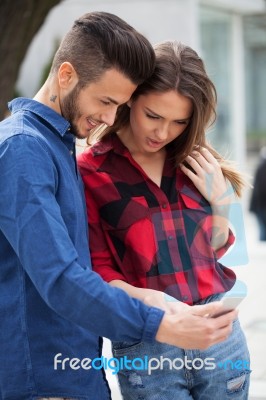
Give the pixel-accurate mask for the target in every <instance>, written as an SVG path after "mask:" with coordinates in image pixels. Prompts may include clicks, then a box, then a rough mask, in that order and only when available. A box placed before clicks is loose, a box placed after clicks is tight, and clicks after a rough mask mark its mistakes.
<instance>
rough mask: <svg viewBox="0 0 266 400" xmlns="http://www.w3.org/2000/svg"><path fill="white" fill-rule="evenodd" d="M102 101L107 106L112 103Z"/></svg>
mask: <svg viewBox="0 0 266 400" xmlns="http://www.w3.org/2000/svg"><path fill="white" fill-rule="evenodd" d="M101 102H102V103H103V104H104V105H105V106H109V104H110V101H105V100H101Z"/></svg>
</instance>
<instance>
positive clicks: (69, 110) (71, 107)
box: [60, 85, 84, 139]
mask: <svg viewBox="0 0 266 400" xmlns="http://www.w3.org/2000/svg"><path fill="white" fill-rule="evenodd" d="M80 90H81V88H80V87H79V85H76V86H75V87H74V89H73V90H72V91H71V92H70V93H69V94H68V95H67V96H66V97H65V98H64V99H63V100H62V101H61V104H60V107H61V113H62V116H63V117H64V118H65V119H66V120H67V121H69V122H70V125H71V133H72V134H73V135H74V136H76V137H77V138H79V139H84V137H83V136H82V135H81V134H80V133H79V130H78V127H77V125H76V124H75V122H74V121H76V120H78V119H79V118H80V117H81V113H80V111H79V108H78V104H77V103H78V102H77V99H78V95H79V93H80Z"/></svg>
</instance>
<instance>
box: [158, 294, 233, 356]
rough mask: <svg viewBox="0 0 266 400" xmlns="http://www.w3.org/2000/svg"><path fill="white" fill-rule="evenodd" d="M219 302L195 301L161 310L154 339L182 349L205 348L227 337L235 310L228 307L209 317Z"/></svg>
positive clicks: (215, 310) (217, 307) (217, 309)
mask: <svg viewBox="0 0 266 400" xmlns="http://www.w3.org/2000/svg"><path fill="white" fill-rule="evenodd" d="M222 308H223V305H222V302H213V303H208V304H204V305H196V306H191V307H187V308H185V309H183V310H180V311H179V312H178V313H177V314H174V315H173V314H171V315H169V314H165V315H164V317H163V319H162V322H161V325H160V327H159V329H158V332H157V335H156V340H157V341H158V342H162V343H167V344H170V345H173V346H177V347H181V348H184V349H201V350H204V349H207V348H208V347H210V346H212V345H214V344H216V343H219V342H222V341H223V340H225V339H227V338H228V336H229V335H230V333H231V331H232V323H233V321H234V320H235V319H236V318H237V314H238V312H237V311H236V310H234V311H231V312H229V313H227V314H225V315H222V316H220V317H218V318H210V317H211V316H212V315H214V314H218V313H219V312H221V311H222Z"/></svg>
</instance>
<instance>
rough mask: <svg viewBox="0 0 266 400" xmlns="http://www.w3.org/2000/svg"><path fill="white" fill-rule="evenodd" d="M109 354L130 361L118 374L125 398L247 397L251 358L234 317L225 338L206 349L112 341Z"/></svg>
mask: <svg viewBox="0 0 266 400" xmlns="http://www.w3.org/2000/svg"><path fill="white" fill-rule="evenodd" d="M113 354H114V357H115V358H118V359H119V358H123V357H125V356H126V358H127V360H131V361H132V360H134V362H132V364H131V365H130V368H126V367H128V365H129V362H128V363H127V365H126V367H124V368H123V369H121V370H120V371H119V372H118V378H119V384H120V387H121V393H122V395H123V398H124V399H125V400H173V399H178V400H188V399H190V400H192V399H193V400H213V399H215V400H229V399H231V400H235V399H238V400H247V399H248V390H249V380H250V365H249V363H250V358H249V352H248V348H247V344H246V339H245V336H244V333H243V331H242V329H241V327H240V324H239V321H238V320H236V321H234V323H233V331H232V333H231V335H230V336H229V338H228V339H227V340H225V341H224V342H222V343H219V344H216V345H214V346H211V347H210V348H209V349H207V350H202V351H201V350H184V349H181V348H177V347H174V346H169V345H166V344H161V343H157V342H156V343H136V344H134V345H130V344H126V343H122V342H115V343H113ZM145 356H146V358H145ZM147 359H148V361H147ZM152 359H154V360H153V361H152ZM141 360H144V361H141ZM149 363H150V364H149ZM124 364H125V363H124ZM133 366H135V369H134V368H133Z"/></svg>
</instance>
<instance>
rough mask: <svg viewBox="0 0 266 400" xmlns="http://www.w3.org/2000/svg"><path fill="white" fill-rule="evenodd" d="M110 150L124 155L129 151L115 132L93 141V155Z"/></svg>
mask: <svg viewBox="0 0 266 400" xmlns="http://www.w3.org/2000/svg"><path fill="white" fill-rule="evenodd" d="M111 150H112V151H114V152H115V153H117V154H120V155H126V154H128V153H129V150H128V149H127V147H126V146H125V145H124V144H123V143H122V142H121V140H120V139H119V136H118V135H117V134H116V133H110V134H108V135H106V136H104V137H103V138H102V139H101V141H99V142H97V143H95V144H94V145H93V147H92V152H93V155H94V156H98V155H103V154H106V153H108V152H109V151H111Z"/></svg>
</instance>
